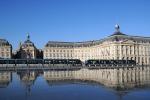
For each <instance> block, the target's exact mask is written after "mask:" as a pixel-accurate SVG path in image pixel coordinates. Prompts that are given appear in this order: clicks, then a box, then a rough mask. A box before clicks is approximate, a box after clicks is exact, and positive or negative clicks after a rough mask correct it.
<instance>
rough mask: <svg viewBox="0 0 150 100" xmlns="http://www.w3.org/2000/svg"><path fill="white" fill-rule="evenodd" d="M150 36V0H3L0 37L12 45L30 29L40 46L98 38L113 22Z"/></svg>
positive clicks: (0, 1)
mask: <svg viewBox="0 0 150 100" xmlns="http://www.w3.org/2000/svg"><path fill="white" fill-rule="evenodd" d="M116 23H117V24H119V25H120V28H121V31H122V32H123V33H125V34H129V35H139V36H148V37H150V0H0V38H5V39H7V40H8V41H9V42H10V43H11V44H12V45H13V49H16V48H17V47H18V44H19V42H20V41H22V42H23V41H24V40H25V39H26V33H28V32H29V33H30V36H31V40H32V41H33V42H34V43H35V45H36V46H37V48H43V47H44V45H45V44H46V43H47V42H48V41H49V40H51V41H53V40H55V41H86V40H95V39H96V40H97V39H101V38H104V37H107V36H109V35H111V34H112V33H113V32H114V31H115V30H114V25H115V24H116Z"/></svg>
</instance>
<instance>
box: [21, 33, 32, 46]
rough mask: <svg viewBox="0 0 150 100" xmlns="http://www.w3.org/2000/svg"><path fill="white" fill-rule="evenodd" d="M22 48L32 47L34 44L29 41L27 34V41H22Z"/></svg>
mask: <svg viewBox="0 0 150 100" xmlns="http://www.w3.org/2000/svg"><path fill="white" fill-rule="evenodd" d="M22 47H34V43H33V42H32V41H30V36H29V34H27V40H26V41H24V43H23V44H22Z"/></svg>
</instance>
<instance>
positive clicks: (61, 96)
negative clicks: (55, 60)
mask: <svg viewBox="0 0 150 100" xmlns="http://www.w3.org/2000/svg"><path fill="white" fill-rule="evenodd" d="M149 69H150V68H138V69H134V68H132V69H99V70H98V69H96V70H88V69H81V70H71V71H69V70H68V71H52V70H46V71H43V70H38V71H30V70H25V71H13V72H11V71H0V100H150V88H149V86H150V81H149V80H150V70H149Z"/></svg>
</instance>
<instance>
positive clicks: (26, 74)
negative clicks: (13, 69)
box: [17, 71, 38, 86]
mask: <svg viewBox="0 0 150 100" xmlns="http://www.w3.org/2000/svg"><path fill="white" fill-rule="evenodd" d="M17 74H18V75H19V76H20V80H21V81H22V82H23V84H25V85H26V86H31V85H32V84H34V81H35V80H36V78H37V76H38V73H37V72H35V71H20V72H17Z"/></svg>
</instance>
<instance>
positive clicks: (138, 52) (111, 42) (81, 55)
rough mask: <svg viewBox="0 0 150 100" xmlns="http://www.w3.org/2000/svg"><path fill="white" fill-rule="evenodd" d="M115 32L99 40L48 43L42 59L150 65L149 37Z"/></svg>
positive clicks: (118, 30)
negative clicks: (102, 60)
mask: <svg viewBox="0 0 150 100" xmlns="http://www.w3.org/2000/svg"><path fill="white" fill-rule="evenodd" d="M115 29H116V31H115V32H114V33H113V34H112V35H110V36H108V37H106V38H104V39H100V40H94V41H85V42H59V41H49V42H48V43H47V44H46V45H45V47H44V49H43V58H44V59H80V60H81V61H83V62H85V61H86V60H88V59H116V60H117V59H118V60H122V59H124V60H135V61H136V62H137V64H140V65H142V64H145V65H147V64H150V37H141V36H130V35H127V34H124V33H122V32H120V27H119V25H116V26H115Z"/></svg>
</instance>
